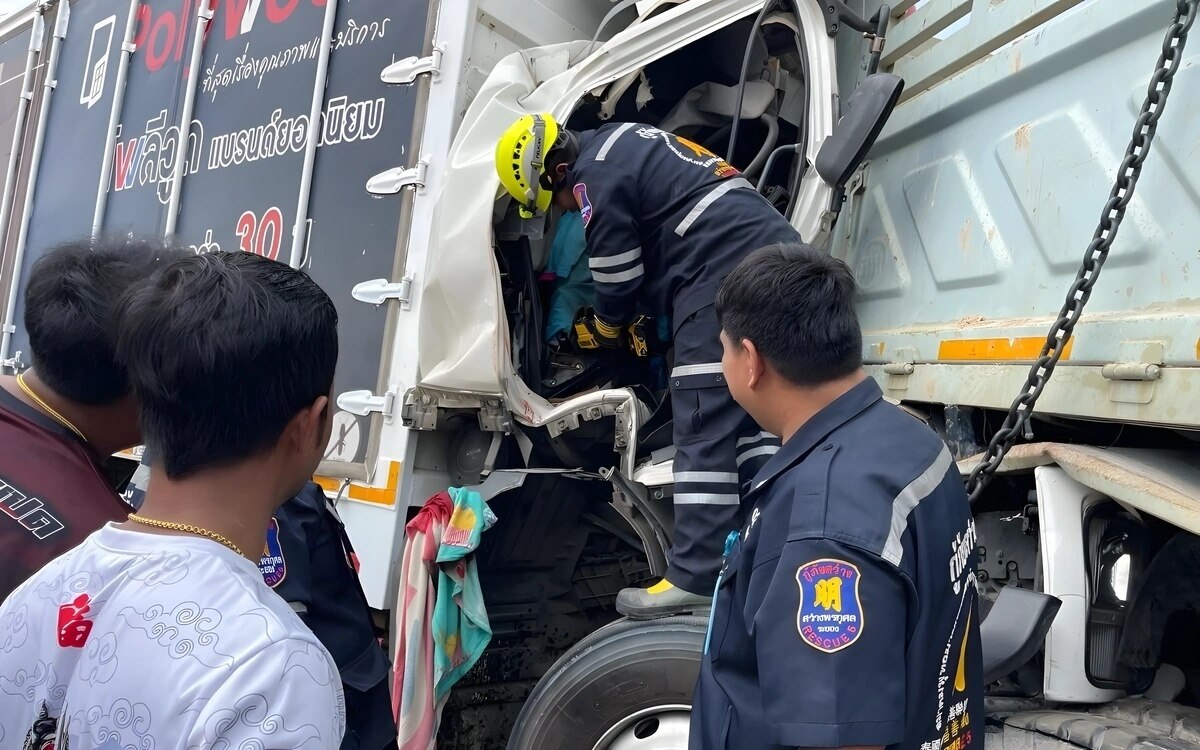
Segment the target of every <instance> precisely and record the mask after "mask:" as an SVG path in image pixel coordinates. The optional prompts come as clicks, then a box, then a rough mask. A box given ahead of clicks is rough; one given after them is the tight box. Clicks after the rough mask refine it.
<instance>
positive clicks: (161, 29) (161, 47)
mask: <svg viewBox="0 0 1200 750" xmlns="http://www.w3.org/2000/svg"><path fill="white" fill-rule="evenodd" d="M177 25H179V24H177V23H176V21H175V14H174V13H171V12H170V11H168V12H166V13H163V14H162V15H160V16H159V17H158V18H156V19H155V20H154V24H153V25H152V26H151V27H150V40H149V44H147V45H146V67H147V68H149V69H150V71H151V72H154V71H157V70H160V69H161V68H162V66H163V65H164V64H165V63H166V62H167V57H169V56H170V54H171V42H172V40H173V39H174V37H175V27H176V26H177Z"/></svg>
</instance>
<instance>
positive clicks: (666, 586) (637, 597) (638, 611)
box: [617, 578, 712, 620]
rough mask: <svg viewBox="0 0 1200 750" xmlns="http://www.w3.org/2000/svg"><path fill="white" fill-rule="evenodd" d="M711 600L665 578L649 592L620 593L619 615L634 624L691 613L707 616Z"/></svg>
mask: <svg viewBox="0 0 1200 750" xmlns="http://www.w3.org/2000/svg"><path fill="white" fill-rule="evenodd" d="M711 606H712V598H711V597H707V596H700V595H699V594H693V593H691V592H688V591H684V590H683V589H681V588H676V587H675V585H674V584H672V583H671V582H670V581H668V580H667V579H666V578H664V579H662V580H661V581H659V582H658V583H656V584H654V585H653V586H651V587H650V588H648V589H621V593H619V594H617V611H618V612H620V613H621V614H623V615H625V616H626V617H628V618H630V619H631V620H651V619H654V618H655V617H669V616H671V615H683V614H690V613H698V614H703V613H707V612H708V610H709V608H710V607H711Z"/></svg>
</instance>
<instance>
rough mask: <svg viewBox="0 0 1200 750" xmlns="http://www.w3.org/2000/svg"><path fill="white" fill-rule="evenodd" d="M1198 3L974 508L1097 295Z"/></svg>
mask: <svg viewBox="0 0 1200 750" xmlns="http://www.w3.org/2000/svg"><path fill="white" fill-rule="evenodd" d="M1198 5H1200V0H1177V2H1176V3H1175V18H1174V20H1173V21H1172V22H1171V26H1170V27H1169V28H1168V29H1167V35H1166V37H1165V38H1164V39H1163V44H1162V53H1161V54H1160V55H1159V57H1158V65H1157V66H1155V69H1154V75H1152V76H1151V77H1150V87H1149V89H1148V90H1147V92H1146V100H1145V102H1143V103H1142V110H1141V113H1140V114H1139V115H1138V118H1137V123H1136V125H1135V126H1134V130H1133V138H1132V139H1130V141H1129V148H1128V149H1126V151H1125V158H1124V160H1122V162H1121V166H1120V169H1118V171H1117V180H1116V183H1115V184H1114V185H1113V189H1112V192H1111V193H1110V194H1109V197H1108V202H1107V203H1105V204H1104V213H1103V215H1102V216H1101V217H1100V224H1099V226H1097V227H1096V233H1095V234H1094V235H1093V236H1092V241H1091V244H1089V245H1088V248H1087V253H1086V254H1085V255H1084V258H1083V264H1082V265H1081V266H1080V267H1079V273H1078V274H1077V275H1076V277H1075V282H1074V283H1073V284H1071V289H1070V291H1069V292H1068V293H1067V299H1066V301H1065V302H1063V306H1062V309H1061V310H1059V313H1058V319H1057V320H1055V321H1054V325H1052V326H1051V327H1050V332H1049V333H1048V334H1047V336H1046V343H1045V344H1043V345H1042V352H1041V354H1040V355H1039V356H1038V359H1037V361H1036V362H1035V363H1034V364H1033V367H1032V368H1030V370H1029V377H1028V379H1026V381H1025V389H1024V390H1023V391H1022V392H1021V395H1019V396H1017V398H1016V400H1014V401H1013V402H1012V406H1010V407H1009V409H1008V416H1007V417H1005V419H1004V424H1003V425H1002V426H1001V427H1000V429H998V430H997V431H996V434H994V435H993V436H992V439H991V441H990V442H989V443H988V447H987V452H986V454H985V455H984V457H983V458H982V459H981V460H980V462H979V464H978V465H976V466H975V468H974V469H972V470H971V475H970V477H969V478H968V479H967V494H968V495H969V496H970V498H971V503H972V504H974V503H975V502H976V500H978V499H979V496H980V495H981V494H982V493H983V490H984V488H985V487H987V484H988V482H989V481H991V478H992V475H993V474H994V473H995V471H996V469H997V468H999V467H1000V464H1001V462H1003V461H1004V456H1005V455H1006V454H1007V453H1008V451H1009V449H1010V448H1012V446H1013V444H1014V443H1015V442H1016V441H1017V438H1018V437H1020V436H1021V435H1023V434H1024V433H1025V428H1026V425H1027V424H1028V422H1029V417H1030V415H1031V414H1032V413H1033V407H1034V404H1036V403H1037V400H1038V397H1039V396H1041V395H1042V391H1043V390H1045V388H1046V383H1047V382H1048V381H1049V380H1050V375H1051V374H1052V373H1053V372H1054V366H1055V365H1057V364H1058V360H1059V358H1061V357H1062V352H1063V348H1064V347H1065V346H1066V345H1067V342H1068V341H1070V339H1071V333H1072V332H1073V331H1074V330H1075V324H1076V323H1078V322H1079V317H1080V316H1081V315H1082V314H1083V308H1084V306H1085V305H1086V304H1087V301H1088V298H1089V297H1091V295H1092V287H1094V286H1095V285H1096V280H1097V279H1098V278H1099V277H1100V269H1101V268H1103V267H1104V261H1105V260H1107V259H1108V251H1109V249H1110V248H1112V244H1113V241H1114V240H1115V239H1116V238H1117V231H1118V230H1119V229H1120V228H1121V222H1122V221H1123V220H1124V218H1125V211H1126V209H1127V208H1128V207H1129V202H1130V201H1131V200H1133V192H1134V190H1135V189H1136V188H1137V183H1138V179H1139V178H1140V177H1141V175H1142V165H1143V164H1145V162H1146V157H1148V156H1149V155H1150V145H1151V144H1152V143H1153V142H1154V134H1155V132H1156V131H1157V130H1158V121H1159V119H1161V118H1162V114H1163V107H1164V106H1166V103H1167V96H1168V95H1169V94H1170V93H1171V85H1172V84H1173V83H1174V80H1175V74H1176V73H1177V72H1178V71H1179V66H1180V64H1181V62H1182V60H1183V48H1184V45H1185V44H1186V43H1187V37H1188V32H1189V31H1191V28H1192V24H1193V23H1195V21H1196V10H1197V6H1198Z"/></svg>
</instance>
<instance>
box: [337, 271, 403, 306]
mask: <svg viewBox="0 0 1200 750" xmlns="http://www.w3.org/2000/svg"><path fill="white" fill-rule="evenodd" d="M412 287H413V277H412V276H411V275H408V276H405V277H404V278H402V279H400V280H399V281H388V280H387V279H371V280H370V281H363V282H360V283H358V284H355V285H354V289H352V290H351V291H350V296H351V297H353V298H354V299H356V300H358V301H359V302H366V303H367V304H368V305H375V306H376V307H378V306H379V305H382V304H383V303H384V302H387V301H388V300H390V299H394V300H396V301H397V302H399V303H400V307H402V308H403V309H405V310H407V309H409V308H410V307H412Z"/></svg>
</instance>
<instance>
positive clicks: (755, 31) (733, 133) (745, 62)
mask: <svg viewBox="0 0 1200 750" xmlns="http://www.w3.org/2000/svg"><path fill="white" fill-rule="evenodd" d="M774 5H775V0H766V2H764V3H763V7H762V10H760V11H759V12H758V16H757V17H756V18H755V19H754V25H753V26H752V27H751V28H750V38H749V39H747V40H746V52H745V54H744V55H742V72H741V75H739V76H738V92H737V104H735V105H734V108H733V126H732V128H731V129H730V131H729V147H728V148H727V149H725V158H726V159H728V160H729V161H730V163H732V162H733V159H734V156H733V149H734V148H735V147H736V146H737V137H738V125H740V124H741V122H742V99H743V98H744V97H745V95H746V77H747V76H748V75H749V74H750V55H751V53H753V52H754V40H755V39H756V38H757V37H758V36H759V35H760V34H761V33H762V23H763V19H764V18H766V17H767V11H768V10H770V9H771V8H772V7H773V6H774Z"/></svg>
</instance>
